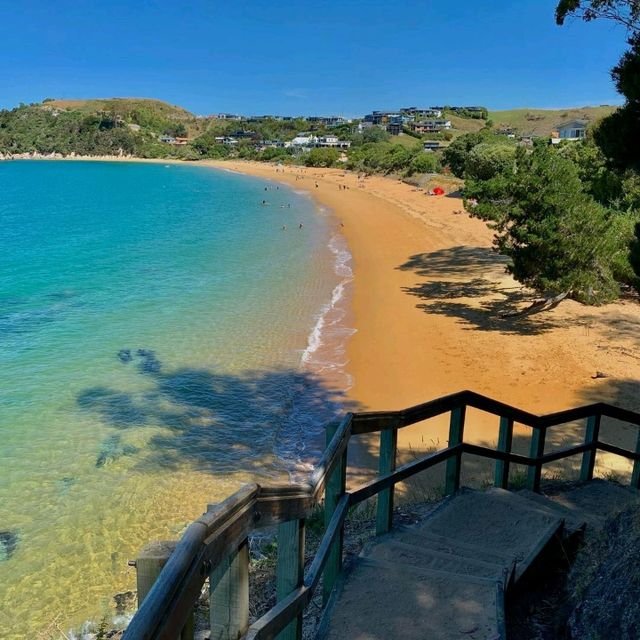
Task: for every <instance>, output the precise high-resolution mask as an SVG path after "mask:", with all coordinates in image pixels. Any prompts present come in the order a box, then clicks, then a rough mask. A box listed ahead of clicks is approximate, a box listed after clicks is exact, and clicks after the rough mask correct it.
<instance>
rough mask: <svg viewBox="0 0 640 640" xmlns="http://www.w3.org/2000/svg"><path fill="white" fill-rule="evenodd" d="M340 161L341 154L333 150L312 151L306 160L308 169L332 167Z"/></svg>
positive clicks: (319, 149)
mask: <svg viewBox="0 0 640 640" xmlns="http://www.w3.org/2000/svg"><path fill="white" fill-rule="evenodd" d="M339 159H340V152H339V151H338V150H337V149H332V148H322V147H319V148H316V149H311V151H309V153H308V154H307V156H306V157H305V159H304V163H305V164H306V165H307V167H332V166H333V165H334V164H335V163H336V162H338V160H339Z"/></svg>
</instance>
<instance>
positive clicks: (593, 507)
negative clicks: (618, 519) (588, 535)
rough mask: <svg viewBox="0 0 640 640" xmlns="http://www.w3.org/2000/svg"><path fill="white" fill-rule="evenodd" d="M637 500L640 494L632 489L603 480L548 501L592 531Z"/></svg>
mask: <svg viewBox="0 0 640 640" xmlns="http://www.w3.org/2000/svg"><path fill="white" fill-rule="evenodd" d="M639 499H640V494H638V492H637V491H635V490H634V489H629V488H628V487H623V486H621V485H619V484H615V483H613V482H607V481H605V480H592V481H591V482H588V483H586V484H583V485H581V486H579V487H577V488H575V489H572V490H571V491H567V492H565V493H561V494H558V495H554V496H549V500H551V501H553V502H554V503H555V504H557V505H559V506H560V507H561V508H563V509H566V510H568V511H569V512H570V513H572V514H574V517H575V518H576V519H579V520H580V519H581V520H584V521H585V522H586V523H587V525H588V526H591V527H593V528H594V529H600V528H601V527H602V525H603V524H604V522H605V520H606V519H607V518H610V517H611V516H613V515H615V514H616V513H619V512H620V511H622V510H623V509H624V508H626V507H627V506H629V505H630V504H632V503H633V502H638V500H639Z"/></svg>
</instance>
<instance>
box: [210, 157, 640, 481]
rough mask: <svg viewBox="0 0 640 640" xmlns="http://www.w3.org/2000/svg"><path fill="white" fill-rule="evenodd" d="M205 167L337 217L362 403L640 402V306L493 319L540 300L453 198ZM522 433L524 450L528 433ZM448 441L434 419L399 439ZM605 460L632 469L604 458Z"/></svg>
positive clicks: (396, 187)
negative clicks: (488, 399) (349, 270)
mask: <svg viewBox="0 0 640 640" xmlns="http://www.w3.org/2000/svg"><path fill="white" fill-rule="evenodd" d="M209 164H211V165H213V166H216V167H223V168H226V169H230V170H234V171H239V172H243V173H247V174H251V175H255V176H260V177H263V178H270V179H273V180H279V181H282V182H286V183H288V184H290V185H292V186H294V187H296V188H298V189H304V190H307V191H308V192H309V193H310V194H311V195H312V196H313V197H314V198H315V199H316V200H317V201H318V202H319V203H322V204H323V205H325V206H327V207H330V208H331V210H332V211H333V213H334V214H335V220H336V222H335V223H334V224H336V225H340V231H341V232H342V233H343V234H344V236H345V237H346V239H347V242H348V245H349V248H350V251H351V253H352V255H353V263H354V285H353V289H354V291H353V301H352V309H353V317H352V319H351V322H352V324H353V326H354V327H355V328H356V330H357V332H356V333H355V335H353V337H352V338H351V339H350V342H349V345H348V365H347V366H348V369H349V372H350V373H351V375H352V377H353V380H354V384H353V387H352V389H351V390H350V397H351V399H352V400H353V401H354V403H356V405H357V406H358V407H359V408H360V409H366V410H371V409H376V410H378V409H379V410H383V409H400V408H403V407H408V406H411V405H413V404H417V403H420V402H424V401H427V400H430V399H432V398H435V397H438V396H441V395H444V394H448V393H452V392H455V391H459V390H462V389H471V390H474V391H477V392H479V393H483V394H486V395H489V396H492V397H494V398H496V399H498V400H501V401H503V402H507V403H510V404H514V405H516V406H518V407H521V408H524V409H527V410H529V411H532V412H534V413H545V412H551V411H558V410H561V409H565V408H569V407H571V406H576V405H580V404H587V403H590V402H595V401H606V402H611V403H614V404H618V405H621V406H624V407H626V408H629V409H634V410H638V409H640V382H638V380H640V350H639V349H638V346H639V343H640V306H639V305H638V304H637V302H635V301H622V302H617V303H615V304H610V305H606V306H602V307H587V306H583V305H581V304H579V303H577V302H574V301H571V300H565V301H564V302H562V303H561V304H560V305H559V306H558V307H556V308H555V309H553V310H550V311H546V312H543V313H539V314H535V315H531V316H528V317H520V318H503V317H501V315H500V314H501V313H502V312H503V311H504V310H505V309H510V308H514V307H515V308H522V307H523V306H526V305H527V304H528V302H529V301H531V300H532V299H533V298H534V295H533V293H532V292H530V291H527V290H525V289H524V288H523V287H521V286H520V285H519V284H518V283H517V282H516V281H515V280H513V278H512V277H511V276H509V275H508V274H507V273H506V271H505V264H504V260H503V258H501V257H500V256H499V255H498V254H496V253H495V252H494V251H493V250H492V238H493V234H492V231H491V230H490V229H489V228H488V227H487V225H486V224H485V223H484V222H482V221H480V220H478V219H474V218H472V217H470V216H469V215H468V214H467V213H466V212H464V210H463V203H462V200H461V199H460V198H459V197H457V196H456V195H455V194H450V195H447V196H445V197H436V196H428V195H427V194H426V193H425V192H424V191H423V190H419V189H416V188H415V187H412V186H410V185H408V184H405V183H403V182H401V181H399V180H394V179H391V178H386V177H377V176H371V177H367V178H360V177H359V176H358V175H356V174H354V173H352V172H346V171H343V170H340V169H311V168H301V167H286V166H285V167H282V166H275V165H269V164H264V163H256V162H242V161H224V162H211V163H209ZM344 187H346V189H345V188H344ZM612 427H613V428H614V430H612V432H611V434H610V436H611V438H612V439H613V440H614V441H615V442H620V443H621V444H622V443H624V444H626V445H627V446H634V444H635V431H634V430H633V429H630V428H627V427H626V426H625V425H617V426H616V425H612ZM582 428H583V426H582V425H573V426H570V427H568V428H567V429H562V430H557V431H556V432H555V433H554V434H553V435H552V437H551V438H550V441H549V446H559V445H561V444H564V443H565V442H568V441H570V440H571V439H572V438H573V439H577V440H579V439H580V438H581V429H582ZM466 429H467V437H470V438H471V439H473V440H475V441H477V442H479V443H481V442H485V443H491V442H495V441H496V439H497V431H498V430H497V425H496V424H495V418H489V417H488V416H484V415H481V414H477V415H473V414H472V416H470V417H469V419H468V420H467V427H466ZM518 433H519V434H520V437H521V438H522V443H521V446H522V447H525V446H527V442H528V440H527V437H526V436H528V434H529V432H528V431H527V430H525V429H524V428H521V429H520V430H519V431H518V430H517V431H516V434H518ZM516 438H517V435H516ZM446 439H447V423H446V421H445V420H436V421H430V422H429V423H425V424H419V425H414V426H412V427H409V428H407V429H405V430H403V432H402V433H401V436H400V440H399V445H400V447H401V448H403V449H404V451H405V453H407V452H412V453H413V452H417V451H419V450H421V449H424V448H428V447H434V446H435V447H438V448H439V447H440V446H443V445H444V444H445V443H446ZM515 447H516V448H518V445H517V443H516V445H515ZM599 467H600V473H607V472H608V470H609V469H612V470H616V471H622V472H628V471H629V465H628V464H627V463H626V462H624V461H621V460H620V459H618V458H613V457H609V456H607V455H605V454H601V455H600V456H599Z"/></svg>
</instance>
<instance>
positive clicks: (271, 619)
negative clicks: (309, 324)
mask: <svg viewBox="0 0 640 640" xmlns="http://www.w3.org/2000/svg"><path fill="white" fill-rule="evenodd" d="M466 408H474V409H477V410H480V411H484V412H486V413H489V414H492V415H494V416H496V417H498V418H500V426H501V433H502V435H503V437H502V440H501V443H500V444H499V446H498V447H497V448H490V447H486V446H479V445H475V444H471V443H468V442H465V441H464V436H463V433H464V431H463V423H464V412H465V409H466ZM456 412H457V414H456ZM446 413H452V414H456V415H458V416H462V422H461V423H460V424H458V425H457V426H456V429H457V430H454V431H455V433H456V434H458V435H459V439H458V441H457V442H456V443H455V444H450V445H449V446H448V447H446V448H444V449H441V450H439V451H436V452H434V453H430V454H428V455H425V456H424V457H422V458H420V459H418V460H414V461H411V462H409V463H406V464H404V465H401V466H399V467H397V468H395V469H394V470H393V471H390V472H388V473H383V474H382V475H381V476H380V477H378V478H376V479H374V480H371V481H369V482H367V483H365V484H363V485H361V486H360V487H358V488H357V489H355V490H353V491H351V492H347V491H345V490H344V476H342V478H343V479H342V486H343V488H342V489H341V491H342V494H341V497H340V498H339V499H338V501H337V503H335V502H334V503H333V505H335V506H332V512H331V513H330V515H331V517H330V519H328V520H327V523H328V524H327V527H326V531H325V534H324V536H323V538H322V540H321V542H320V545H319V547H318V550H317V552H316V555H315V557H314V559H313V561H312V563H311V566H310V567H309V570H308V571H307V572H306V574H305V576H304V580H303V582H302V583H301V584H299V586H298V587H296V588H295V589H294V590H293V591H292V592H291V593H290V594H289V595H288V596H287V597H285V598H284V599H283V600H281V602H279V603H278V604H277V605H276V606H275V607H273V608H272V609H271V610H270V611H269V612H267V614H265V615H264V616H262V617H261V618H260V619H259V620H258V621H257V622H255V623H254V624H253V625H252V626H251V628H249V629H248V630H247V627H246V626H245V627H244V629H245V630H247V636H246V637H247V638H251V639H252V640H258V639H268V638H274V637H276V635H277V634H279V633H280V632H281V631H282V629H284V628H285V627H286V625H287V624H289V623H290V622H291V621H292V620H293V619H295V618H296V616H300V615H301V612H302V610H303V609H304V608H305V607H306V605H307V604H308V603H309V601H310V600H311V597H312V596H313V592H314V590H315V589H316V587H317V586H318V583H319V581H320V578H321V576H322V573H323V570H324V568H325V565H326V563H327V561H328V559H329V558H330V557H333V558H334V559H335V557H336V556H335V551H336V544H339V545H341V539H342V529H343V526H344V521H345V519H346V517H347V513H348V510H349V508H350V507H351V506H353V505H356V504H358V503H360V502H362V501H364V500H366V499H368V498H371V497H373V496H375V495H378V494H379V493H380V492H381V491H386V492H387V493H388V492H389V491H390V492H393V488H394V487H395V485H396V484H397V483H399V482H402V481H404V480H407V479H408V478H410V477H411V476H413V475H415V474H417V473H419V472H421V471H424V470H426V469H429V468H431V467H433V466H435V465H437V464H439V463H442V462H445V461H446V462H447V466H448V471H447V476H448V477H450V478H452V479H453V480H454V481H455V479H456V478H459V472H460V468H459V467H460V460H461V458H462V456H463V455H464V454H467V455H474V456H480V457H482V458H485V459H492V460H495V461H496V483H497V484H498V486H505V485H506V483H507V482H508V470H509V465H510V464H519V465H523V466H526V467H527V468H528V469H529V470H530V473H529V483H530V488H533V489H536V490H537V489H538V487H539V483H540V476H541V469H542V467H543V465H545V464H548V463H551V462H554V461H557V460H560V459H563V458H567V457H570V456H575V455H580V454H582V456H583V464H582V469H583V470H582V472H581V477H583V476H584V477H583V479H589V478H590V477H591V474H592V472H593V464H594V460H595V457H594V456H595V453H596V452H597V451H607V452H609V453H613V454H616V455H619V456H623V457H626V458H628V459H629V460H632V461H633V462H634V473H633V476H632V485H633V486H636V485H640V433H639V438H638V446H637V448H636V451H630V450H628V449H625V448H622V447H618V446H614V445H611V444H608V443H605V442H602V441H601V440H599V439H598V431H597V428H596V429H595V430H594V428H593V427H592V426H591V427H590V428H588V429H587V437H586V440H585V442H584V443H583V444H580V445H576V446H573V447H569V448H566V449H561V450H558V451H554V452H552V453H547V454H545V453H544V434H545V432H546V430H547V429H549V428H552V427H555V426H558V425H560V424H565V423H567V422H572V421H575V420H580V419H585V418H588V419H590V420H591V422H590V423H589V424H590V425H596V424H598V425H599V420H600V419H601V417H608V418H612V419H615V420H621V421H624V422H628V423H631V424H634V425H636V426H640V414H639V413H635V412H633V411H629V410H626V409H622V408H619V407H615V406H612V405H609V404H606V403H595V404H591V405H585V406H582V407H577V408H574V409H568V410H565V411H559V412H555V413H550V414H545V415H536V414H533V413H530V412H527V411H523V410H521V409H518V408H516V407H513V406H511V405H508V404H505V403H503V402H499V401H497V400H493V399H491V398H488V397H486V396H483V395H480V394H477V393H474V392H472V391H461V392H458V393H454V394H451V395H448V396H444V397H441V398H437V399H435V400H431V401H429V402H425V403H423V404H419V405H416V406H414V407H410V408H407V409H403V410H399V411H376V412H361V413H348V414H346V415H345V417H344V418H343V420H342V421H341V422H340V424H339V425H338V426H337V427H336V428H335V433H334V434H333V436H332V437H331V439H330V441H329V442H328V445H327V447H326V449H325V451H324V453H323V455H322V457H321V458H320V460H319V462H318V464H317V466H316V468H315V470H314V471H313V473H312V474H311V476H310V477H309V480H308V481H307V482H304V483H299V484H286V485H285V484H282V485H272V486H261V485H258V484H249V485H245V486H244V487H242V488H241V489H239V490H238V491H237V492H236V493H234V494H233V495H232V496H230V497H229V498H227V499H226V500H224V501H223V502H221V503H220V504H216V505H210V506H209V508H208V511H207V512H206V513H204V514H203V515H202V516H201V517H200V518H199V519H198V520H196V521H195V522H194V523H192V524H191V525H190V526H189V527H188V528H187V530H186V532H185V533H184V535H183V536H182V539H181V540H180V541H179V543H178V544H177V545H176V547H175V549H174V550H173V552H172V553H171V555H170V556H169V558H168V561H167V562H166V564H165V566H164V568H163V569H162V571H161V572H160V574H159V576H158V578H157V579H156V582H155V583H154V585H153V587H152V588H151V590H150V591H149V593H148V594H147V596H146V598H145V599H144V602H142V604H141V606H140V608H139V609H138V611H137V613H136V614H135V616H134V617H133V619H132V621H131V623H130V624H129V626H128V628H127V630H126V632H125V634H124V640H157V639H160V638H166V639H167V640H175V639H176V638H177V637H178V636H179V634H180V630H181V629H182V628H183V627H184V626H185V625H186V624H187V620H188V618H189V616H190V612H191V610H192V609H193V606H194V604H195V602H196V600H197V599H198V597H199V594H200V592H201V589H202V587H203V585H204V583H205V580H206V579H207V577H208V576H210V575H211V576H213V575H214V573H215V571H216V570H217V568H218V567H219V566H222V565H221V563H222V562H223V561H224V560H225V558H229V557H231V554H234V553H235V552H236V551H237V549H238V548H240V547H241V546H242V545H243V544H246V540H247V538H248V536H249V535H250V534H251V533H252V532H253V531H254V530H255V529H257V528H260V527H265V526H271V525H282V524H284V523H287V522H290V521H292V520H301V521H302V520H304V518H306V517H308V516H309V515H310V514H311V512H312V510H313V508H314V507H315V505H316V504H318V502H319V501H320V500H321V497H322V493H323V491H324V490H325V489H326V488H327V487H328V486H329V484H328V483H329V481H330V479H331V478H336V476H335V474H336V473H344V469H342V471H340V466H341V465H344V460H345V456H346V452H347V447H348V445H349V441H350V439H351V436H352V435H359V434H370V433H378V432H383V431H384V432H386V433H389V431H391V432H393V431H394V430H398V429H402V428H404V427H406V426H409V425H411V424H415V423H416V422H420V421H422V420H426V419H429V418H434V417H436V416H439V415H443V414H446ZM458 419H459V418H458ZM514 422H515V423H519V424H522V425H525V426H527V427H530V428H531V429H533V434H534V436H535V437H534V439H533V440H532V449H531V453H530V455H528V456H526V455H522V454H516V453H513V452H512V451H511V440H510V433H511V430H512V429H513V423H514ZM452 424H453V423H452ZM454 431H452V433H454ZM536 434H537V435H536ZM454 442H455V441H454ZM391 450H392V451H393V454H395V447H392V448H391ZM585 456H589V457H588V458H585ZM392 462H393V461H392V460H390V461H387V467H386V469H391V468H394V467H395V465H394V464H391V463H392ZM386 469H384V465H383V471H386ZM505 470H506V471H505ZM331 482H332V483H334V484H333V485H331V486H333V487H335V486H336V485H335V480H331ZM339 485H340V483H339V482H338V485H337V486H339ZM456 486H457V484H456V483H455V482H454V483H453V484H452V486H451V490H454V489H455V487H456ZM636 488H638V487H637V486H636ZM334 495H335V494H334ZM390 495H391V499H389V500H386V502H385V504H386V507H385V508H387V509H388V510H389V513H390V512H391V511H390V510H391V509H392V503H393V501H392V493H391V494H390ZM389 513H388V514H386V518H387V522H390V516H389ZM379 515H380V514H379ZM383 515H385V514H383ZM382 520H383V521H384V520H385V517H383V518H382ZM340 548H341V547H340V546H339V547H338V550H339V549H340ZM332 554H333V555H332ZM331 562H332V563H334V560H332V561H331ZM338 562H339V557H338ZM225 566H226V565H225ZM331 566H334V565H333V564H332V565H331ZM338 569H339V566H338ZM333 571H334V572H335V568H334V569H333ZM300 575H302V574H300ZM334 575H335V573H334ZM325 581H326V577H325ZM243 588H244V587H243ZM247 588H248V587H247ZM245 614H246V616H248V611H247V612H245ZM239 624H240V626H242V624H241V623H239Z"/></svg>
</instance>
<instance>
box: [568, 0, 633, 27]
mask: <svg viewBox="0 0 640 640" xmlns="http://www.w3.org/2000/svg"><path fill="white" fill-rule="evenodd" d="M571 15H573V16H576V17H577V18H582V19H583V20H586V21H587V22H589V21H591V20H595V19H597V18H605V19H607V20H613V21H614V22H617V23H618V24H621V25H623V26H625V27H626V28H627V29H629V31H637V30H638V29H639V28H640V0H560V2H558V6H557V7H556V22H557V23H558V24H559V25H562V24H564V21H565V20H566V19H567V17H568V16H571Z"/></svg>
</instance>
